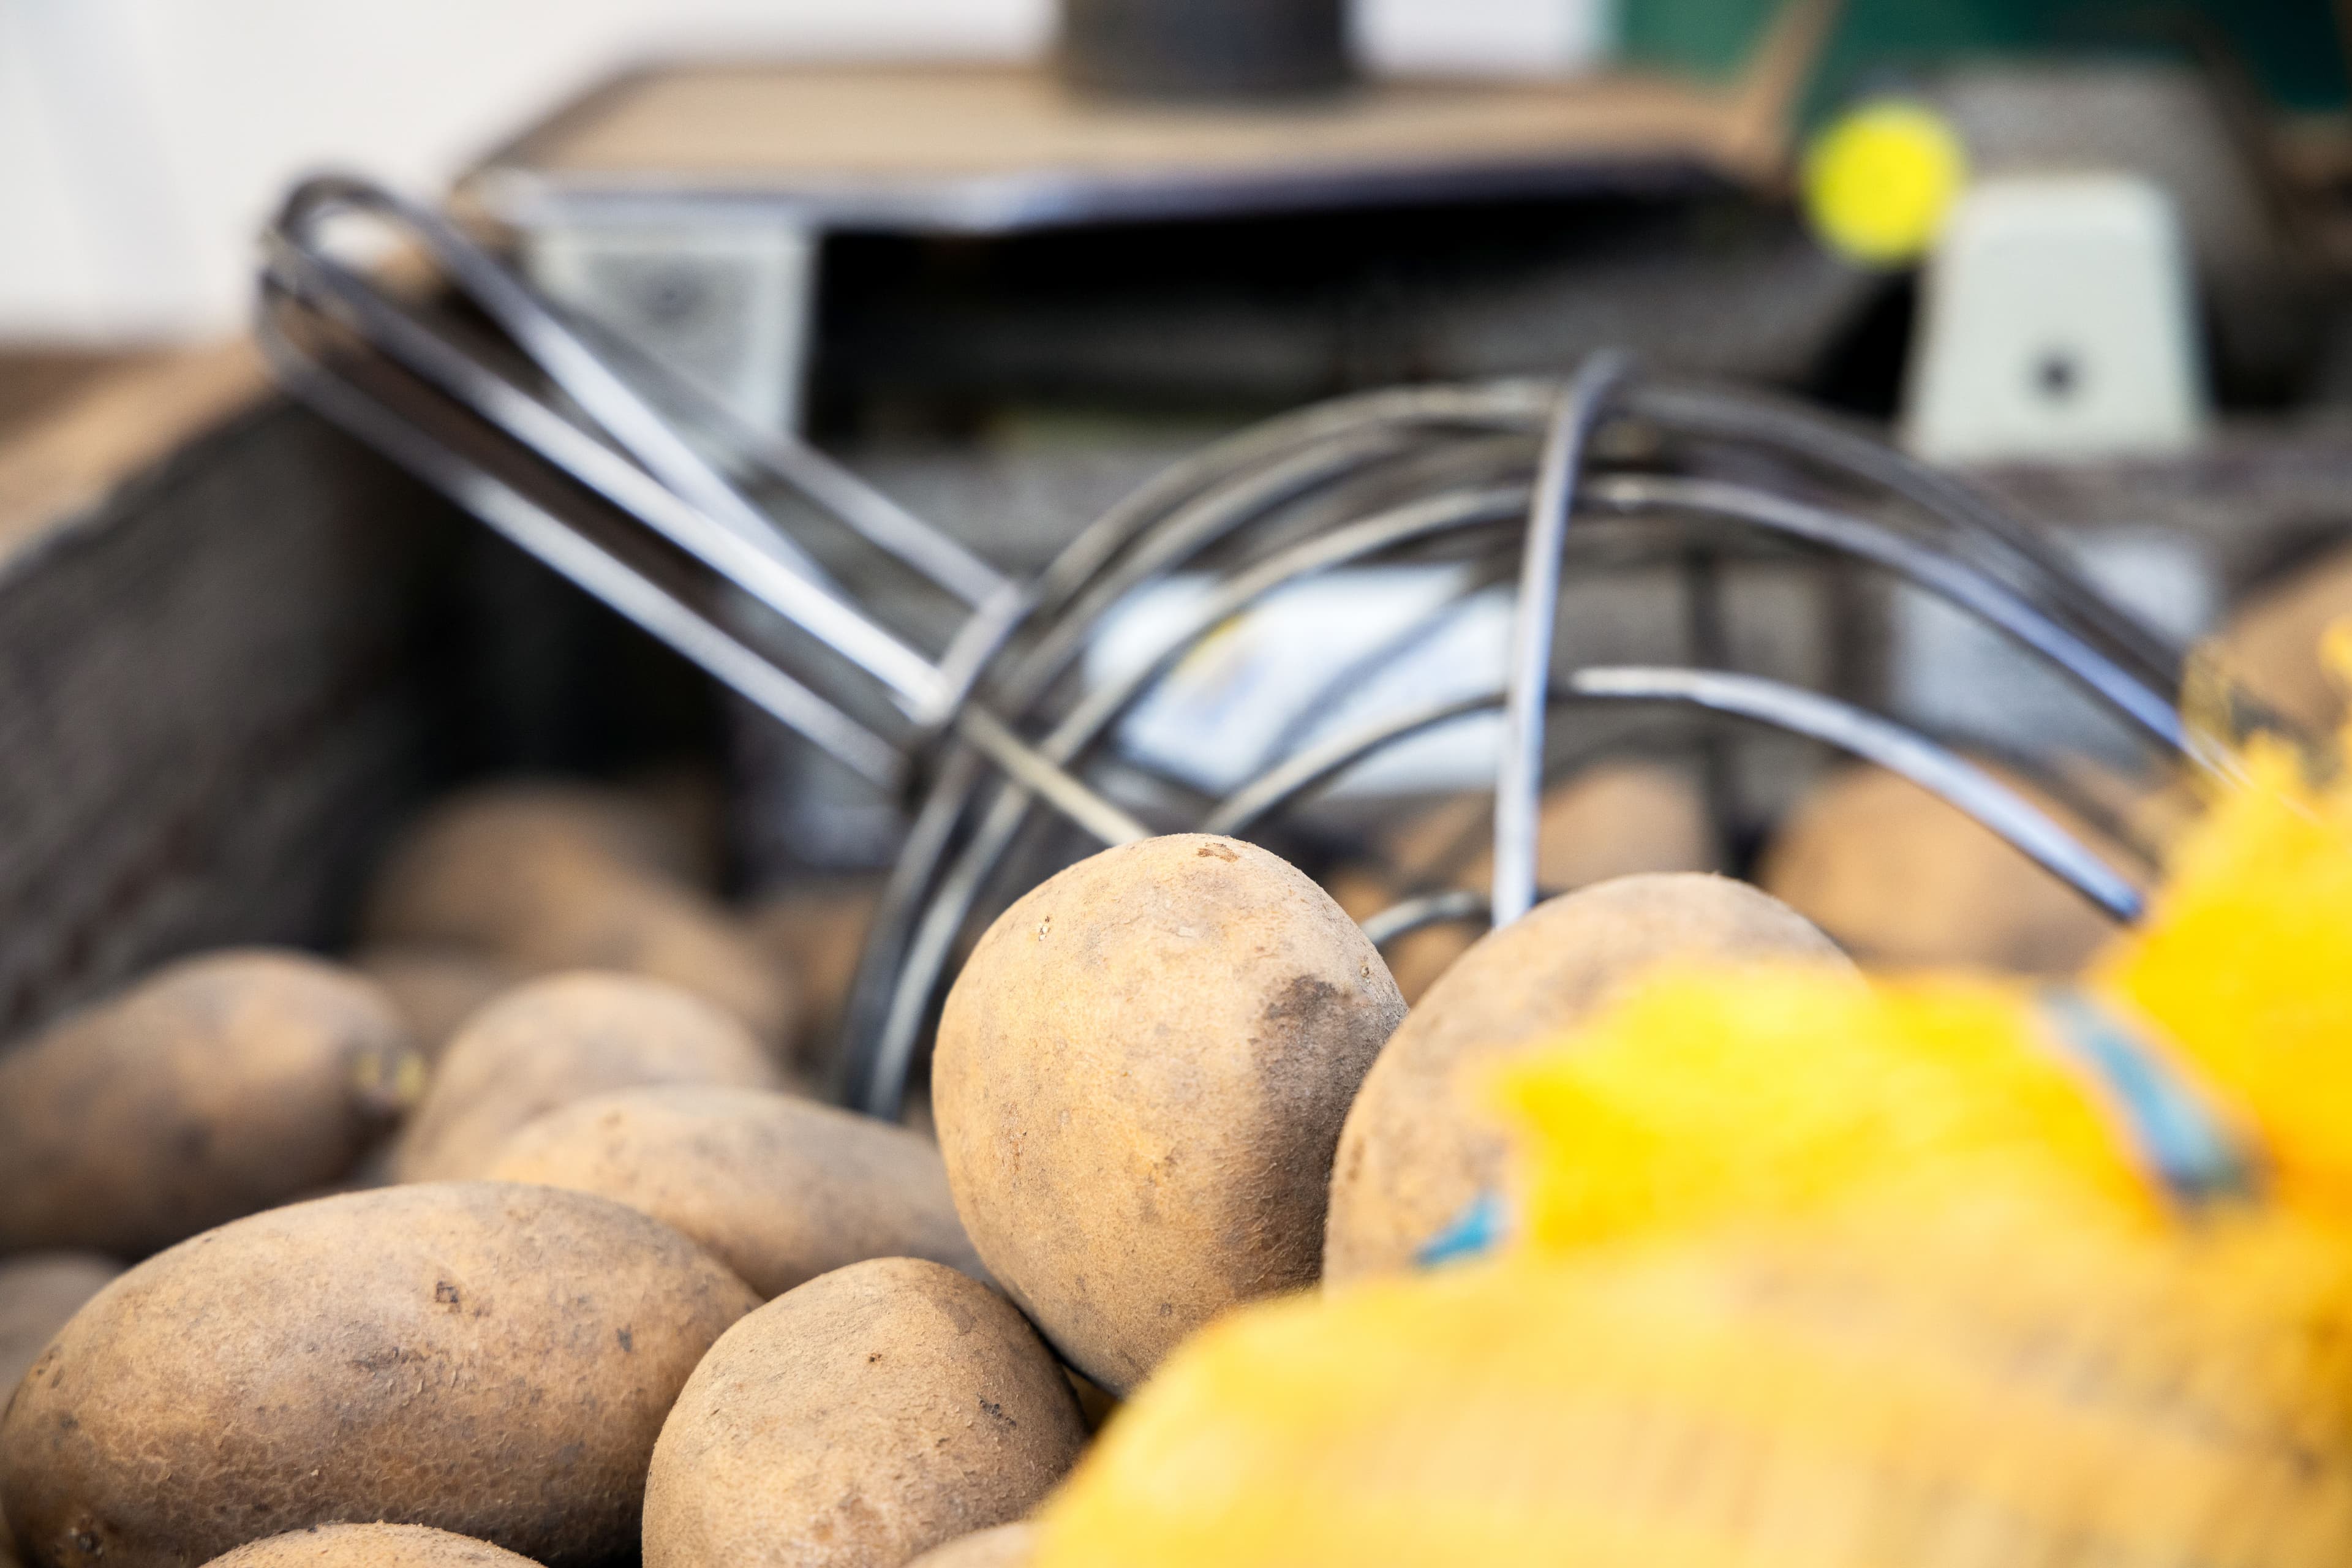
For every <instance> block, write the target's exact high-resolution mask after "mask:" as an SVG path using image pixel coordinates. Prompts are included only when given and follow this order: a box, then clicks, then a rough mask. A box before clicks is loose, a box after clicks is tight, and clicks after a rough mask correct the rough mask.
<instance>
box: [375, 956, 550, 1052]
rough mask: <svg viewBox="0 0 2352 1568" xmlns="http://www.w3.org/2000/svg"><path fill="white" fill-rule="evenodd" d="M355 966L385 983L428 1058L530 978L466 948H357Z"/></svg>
mask: <svg viewBox="0 0 2352 1568" xmlns="http://www.w3.org/2000/svg"><path fill="white" fill-rule="evenodd" d="M352 968H354V969H356V970H358V971H359V972H360V973H362V974H364V975H366V976H367V977H368V978H369V979H370V980H373V981H374V982H375V983H376V984H378V985H381V986H383V994H385V995H386V996H388V997H390V998H391V999H392V1005H393V1006H394V1008H395V1009H396V1010H397V1011H398V1012H399V1014H400V1016H401V1017H403V1018H404V1019H405V1020H407V1023H408V1029H409V1033H410V1034H411V1035H412V1036H413V1037H415V1041H416V1049H417V1052H418V1054H420V1055H421V1056H423V1057H424V1058H425V1060H426V1061H427V1062H437V1061H439V1060H440V1059H441V1054H442V1052H444V1051H446V1049H448V1047H449V1042H450V1041H451V1040H454V1039H456V1038H457V1031H458V1030H459V1029H461V1028H463V1027H464V1026H465V1024H466V1020H467V1019H468V1018H470V1017H472V1016H474V1015H475V1014H476V1013H478V1012H479V1011H480V1010H481V1009H482V1008H483V1007H484V1006H486V1005H488V1004H489V1003H490V1002H491V1001H492V1000H493V999H495V998H496V997H498V996H499V995H500V994H503V993H505V992H508V991H511V990H513V989H514V988H515V987H516V986H518V985H520V984H522V983H523V982H524V981H526V980H528V979H530V975H528V974H526V973H523V972H522V971H521V970H520V969H519V968H517V967H516V966H515V965H513V964H511V963H506V962H505V961H504V960H502V959H499V958H494V957H492V956H491V955H490V954H488V953H486V952H477V951H474V950H472V949H468V948H462V947H372V948H367V949H365V950H363V951H362V952H357V953H354V954H353V955H352Z"/></svg>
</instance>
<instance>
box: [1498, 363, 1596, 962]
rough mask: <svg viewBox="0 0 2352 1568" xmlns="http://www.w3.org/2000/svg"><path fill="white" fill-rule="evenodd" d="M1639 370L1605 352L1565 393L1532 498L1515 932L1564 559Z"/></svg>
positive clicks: (1521, 614)
mask: <svg viewBox="0 0 2352 1568" xmlns="http://www.w3.org/2000/svg"><path fill="white" fill-rule="evenodd" d="M1630 369H1631V366H1630V365H1629V364H1628V363H1626V361H1625V359H1624V357H1623V356H1622V355H1620V354H1614V353H1598V354H1595V355H1593V356H1592V357H1591V359H1588V360H1586V361H1585V362H1584V364H1583V366H1582V367H1581V368H1580V369H1579V370H1578V371H1577V373H1576V377H1575V379H1574V380H1572V381H1570V383H1569V384H1568V385H1567V387H1566V388H1565V389H1564V390H1563V391H1562V392H1561V393H1560V398H1559V412H1558V413H1557V414H1556V415H1554V416H1553V417H1552V425H1551V430H1550V432H1549V435H1547V436H1546V437H1545V438H1544V448H1543V462H1542V465H1541V467H1540V468H1538V469H1537V472H1536V483H1535V490H1534V493H1533V494H1532V495H1531V496H1530V497H1529V498H1528V532H1527V540H1526V542H1524V543H1523V544H1522V545H1521V546H1520V548H1519V595H1518V603H1517V605H1514V606H1513V608H1512V612H1511V653H1510V668H1509V672H1508V675H1507V678H1506V679H1507V683H1508V684H1507V688H1506V689H1507V691H1508V693H1509V696H1508V698H1507V700H1505V702H1504V704H1503V745H1502V752H1501V754H1500V755H1499V756H1498V757H1497V758H1496V763H1495V885H1494V890H1493V892H1492V893H1491V894H1490V895H1489V900H1490V905H1491V908H1492V910H1493V915H1494V921H1495V923H1496V925H1508V924H1510V923H1511V922H1512V921H1515V920H1517V919H1518V918H1519V917H1520V916H1521V915H1524V914H1526V913H1527V912H1528V910H1530V909H1532V908H1534V907H1535V901H1536V811H1537V806H1538V796H1540V795H1542V793H1543V742H1544V691H1545V687H1546V684H1547V682H1549V679H1551V658H1552V655H1551V647H1552V641H1553V637H1554V635H1555V634H1556V632H1557V631H1558V626H1557V624H1556V623H1557V622H1558V621H1559V558H1560V552H1561V550H1562V549H1563V548H1565V546H1566V545H1567V542H1568V520H1569V515H1570V512H1572V511H1573V510H1575V508H1576V496H1577V489H1578V486H1579V485H1580V483H1581V482H1582V480H1583V479H1584V453H1585V448H1586V447H1589V446H1590V445H1591V441H1592V432H1593V428H1594V427H1595V426H1598V425H1599V424H1600V423H1601V415H1602V414H1603V413H1605V412H1606V411H1607V408H1608V400H1609V397H1610V396H1611V395H1612V394H1613V393H1614V392H1615V391H1616V390H1617V388H1618V386H1619V385H1620V384H1622V382H1623V381H1624V380H1625V377H1626V375H1627V374H1628V372H1629V371H1630Z"/></svg>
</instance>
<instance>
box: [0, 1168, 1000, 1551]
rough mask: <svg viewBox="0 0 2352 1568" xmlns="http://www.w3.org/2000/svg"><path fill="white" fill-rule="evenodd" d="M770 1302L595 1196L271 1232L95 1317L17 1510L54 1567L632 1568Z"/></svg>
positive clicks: (130, 1288)
mask: <svg viewBox="0 0 2352 1568" xmlns="http://www.w3.org/2000/svg"><path fill="white" fill-rule="evenodd" d="M959 1278H960V1277H959ZM757 1302H758V1298H757V1297H755V1296H753V1295H752V1294H751V1289H750V1288H749V1287H747V1286H746V1285H744V1284H743V1282H742V1281H741V1280H740V1279H736V1278H735V1277H734V1276H733V1275H732V1274H730V1273H729V1272H728V1271H727V1270H726V1268H723V1267H722V1266H721V1265H720V1264H719V1262H718V1261H717V1260H716V1259H715V1258H711V1257H710V1256H709V1255H708V1254H707V1253H705V1252H703V1251H702V1250H701V1249H700V1248H699V1247H696V1246H694V1244H693V1243H691V1242H689V1241H688V1240H687V1239H686V1238H685V1237H682V1236H680V1235H678V1234H677V1232H676V1231H674V1230H671V1229H670V1228H669V1227H668V1226H664V1225H661V1224H659V1223H657V1222H656V1221H654V1220H651V1219H648V1218H646V1216H645V1215H641V1214H638V1213H637V1212H636V1211H635V1210H634V1209H630V1208H626V1207H625V1206H623V1205H619V1204H616V1203H613V1202H611V1201H609V1200H607V1199H604V1198H599V1197H593V1196H591V1195H590V1194H585V1193H565V1192H558V1191H556V1190H555V1189H553V1188H551V1187H522V1186H512V1185H508V1184H500V1183H492V1182H466V1183H443V1184H426V1185H419V1186H407V1187H383V1188H379V1189H377V1190H375V1191H373V1192H363V1193H347V1194H341V1195H340V1196H336V1197H331V1198H320V1199H317V1200H314V1201H312V1202H310V1203H305V1204H296V1205H289V1206H288V1207H286V1208H280V1209H272V1210H270V1211H269V1212H268V1213H266V1214H258V1215H252V1216H250V1217H248V1218H246V1219H241V1220H236V1221H234V1222H232V1223H231V1224H228V1225H226V1226H221V1227H220V1228H219V1229H217V1230H213V1231H209V1232H207V1233H205V1235H203V1236H200V1237H195V1238H194V1239H193V1240H190V1241H185V1242H183V1243H181V1244H180V1245H179V1246H177V1247H173V1248H172V1249H171V1250H169V1251H167V1252H163V1253H161V1254H159V1255H157V1256H156V1257H154V1258H150V1259H148V1260H147V1261H146V1262H145V1263H142V1264H141V1265H140V1266H139V1267H137V1268H133V1269H131V1271H130V1272H129V1273H127V1274H125V1275H123V1276H122V1277H121V1279H117V1280H115V1281H114V1282H113V1283H112V1284H111V1285H110V1286H108V1287H107V1288H106V1289H104V1290H102V1291H100V1293H99V1294H98V1296H97V1297H96V1298H94V1299H93V1300H91V1301H90V1302H89V1304H88V1305H87V1306H85V1307H84V1308H83V1309H82V1310H80V1311H79V1313H77V1314H76V1315H75V1317H74V1319H73V1321H71V1322H69V1323H68V1324H67V1325H66V1327H65V1330H64V1331H63V1332H61V1333H60V1334H58V1337H57V1339H56V1340H55V1341H54V1342H51V1344H50V1345H49V1347H48V1349H47V1351H45V1352H42V1355H41V1358H40V1359H39V1360H38V1361H37V1362H36V1363H34V1365H33V1370H32V1371H31V1372H30V1373H28V1374H26V1378H25V1381H24V1384H22V1386H20V1387H19V1388H18V1390H17V1392H16V1399H15V1401H14V1402H13V1403H12V1404H11V1405H9V1406H8V1408H7V1412H6V1414H5V1415H0V1508H5V1510H6V1511H7V1515H8V1518H9V1520H10V1521H12V1522H13V1523H14V1524H15V1525H16V1530H17V1533H18V1536H19V1539H20V1541H21V1542H23V1544H24V1545H25V1546H26V1547H27V1548H29V1549H30V1551H29V1552H28V1557H29V1559H30V1561H32V1562H34V1563H57V1564H62V1563H68V1562H70V1563H86V1562H91V1561H96V1560H100V1559H102V1560H103V1561H104V1563H106V1564H107V1565H108V1568H147V1565H149V1564H156V1565H162V1564H170V1565H172V1568H180V1565H182V1564H185V1563H201V1562H203V1561H205V1559H207V1558H210V1557H215V1556H217V1555H219V1554H220V1553H221V1552H226V1551H228V1550H229V1549H230V1548H232V1547H236V1546H241V1545H243V1544H245V1543H246V1542H249V1541H258V1540H260V1539H262V1538H264V1537H266V1536H270V1535H276V1534H279V1533H281V1532H283V1531H289V1530H297V1529H300V1528H302V1527H303V1526H306V1525H310V1524H325V1523H331V1522H333V1521H341V1520H384V1521H393V1522H396V1523H409V1524H430V1525H434V1526H436V1527H438V1528H440V1529H443V1530H449V1531H457V1532H458V1533H459V1534H463V1535H471V1536H477V1537H479V1538H480V1539H482V1540H484V1541H490V1542H497V1543H498V1544H499V1545H501V1546H504V1547H506V1548H508V1549H509V1550H510V1551H514V1552H522V1553H524V1554H525V1555H527V1556H530V1557H532V1558H536V1559H538V1560H539V1561H541V1563H546V1564H548V1565H549V1568H568V1565H581V1564H591V1563H625V1562H626V1561H627V1560H628V1559H629V1557H630V1556H631V1555H632V1552H631V1548H632V1546H633V1544H634V1542H635V1531H636V1528H637V1521H638V1517H639V1509H640V1499H641V1498H642V1496H643V1490H644V1481H645V1474H646V1465H647V1463H648V1461H649V1460H650V1458H651V1456H652V1453H653V1447H654V1440H655V1438H656V1436H657V1435H658V1434H659V1432H660V1428H661V1423H662V1417H663V1415H665V1414H666V1413H667V1411H668V1409H669V1406H670V1403H671V1401H672V1400H673V1399H674V1398H675V1397H676V1396H677V1391H678V1389H679V1388H680V1387H681V1386H682V1385H683V1384H685V1382H686V1379H687V1374H688V1373H689V1372H691V1371H692V1370H693V1367H694V1364H695V1363H696V1362H698V1360H700V1359H701V1357H702V1355H703V1353H704V1352H706V1351H707V1350H709V1347H710V1345H711V1344H712V1342H714V1341H716V1340H717V1339H718V1338H719V1334H720V1333H721V1332H722V1331H724V1330H725V1329H726V1328H727V1327H728V1326H729V1325H730V1324H731V1323H732V1322H734V1321H736V1320H737V1319H738V1318H740V1317H741V1316H742V1315H743V1314H744V1313H745V1312H747V1311H749V1310H751V1308H752V1307H753V1306H754V1305H756V1304H757Z"/></svg>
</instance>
